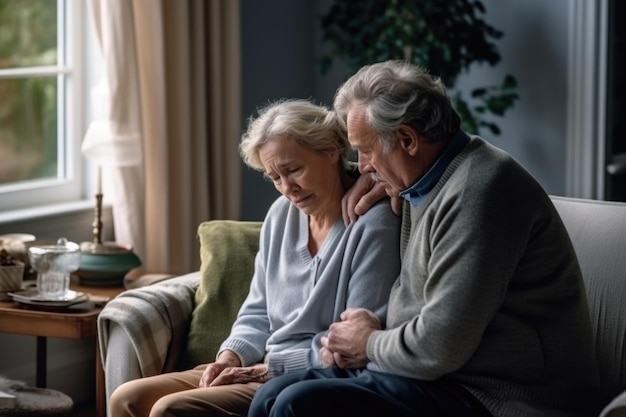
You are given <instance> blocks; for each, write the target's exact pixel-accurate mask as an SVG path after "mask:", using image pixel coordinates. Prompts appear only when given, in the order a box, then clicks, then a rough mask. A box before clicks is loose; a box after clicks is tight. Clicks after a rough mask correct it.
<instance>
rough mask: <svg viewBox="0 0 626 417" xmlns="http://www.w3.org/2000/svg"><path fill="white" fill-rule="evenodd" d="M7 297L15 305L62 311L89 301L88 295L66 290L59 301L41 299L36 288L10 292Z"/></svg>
mask: <svg viewBox="0 0 626 417" xmlns="http://www.w3.org/2000/svg"><path fill="white" fill-rule="evenodd" d="M8 295H9V297H11V298H12V299H13V301H15V302H16V303H20V304H25V305H29V306H35V307H39V308H48V309H64V308H68V307H70V306H73V305H75V304H80V303H84V302H85V301H89V295H87V294H85V293H83V292H78V291H72V290H68V291H67V293H66V295H65V297H64V298H63V299H61V300H47V299H42V298H41V296H40V295H39V291H37V289H36V288H28V289H26V290H23V291H15V292H10V293H8Z"/></svg>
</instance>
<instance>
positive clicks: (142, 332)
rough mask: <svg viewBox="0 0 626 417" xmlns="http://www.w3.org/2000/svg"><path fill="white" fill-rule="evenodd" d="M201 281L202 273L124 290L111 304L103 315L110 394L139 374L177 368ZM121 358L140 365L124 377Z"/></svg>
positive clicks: (101, 328) (104, 361) (100, 338)
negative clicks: (111, 368) (112, 365)
mask: <svg viewBox="0 0 626 417" xmlns="http://www.w3.org/2000/svg"><path fill="white" fill-rule="evenodd" d="M199 283H200V272H199V271H198V272H194V273H191V274H187V275H182V276H179V277H175V278H171V279H168V280H165V281H162V282H158V283H156V284H153V285H148V286H145V287H141V288H135V289H131V290H127V291H124V292H123V293H121V294H120V295H118V296H117V297H116V298H114V299H113V300H111V301H109V302H108V303H107V305H106V306H105V307H104V309H103V310H102V312H101V313H100V315H99V316H98V342H99V344H100V353H101V358H100V359H101V360H102V364H103V368H104V369H105V378H106V379H107V381H106V385H107V391H109V389H114V387H116V386H118V385H119V384H121V383H123V382H125V381H127V380H130V379H134V378H136V377H138V376H139V377H145V376H151V375H156V374H159V373H162V372H167V371H171V370H174V368H175V367H176V365H177V363H178V360H179V357H180V355H181V352H182V349H183V348H184V346H182V345H183V344H184V341H185V339H186V338H185V335H186V334H187V332H188V330H189V321H190V319H191V312H192V310H193V307H194V303H195V299H194V297H195V293H196V290H197V288H198V285H199ZM112 338H113V339H115V340H114V341H113V340H112ZM122 358H123V359H122ZM118 360H124V361H125V362H129V363H130V364H136V365H135V366H125V367H124V368H127V369H128V372H127V373H125V372H124V371H120V370H119V368H120V367H119V363H117V361H118ZM109 363H115V364H116V367H117V369H118V370H117V372H115V373H114V374H115V375H111V374H109V375H107V373H106V370H107V365H108V364H109ZM133 369H135V370H134V371H133ZM137 373H139V375H137ZM113 379H115V380H113ZM107 394H110V393H109V392H107Z"/></svg>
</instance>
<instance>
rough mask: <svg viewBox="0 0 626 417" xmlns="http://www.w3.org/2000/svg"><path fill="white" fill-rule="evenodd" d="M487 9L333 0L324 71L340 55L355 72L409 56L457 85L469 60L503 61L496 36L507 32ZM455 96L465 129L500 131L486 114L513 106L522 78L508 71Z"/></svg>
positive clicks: (459, 3)
mask: <svg viewBox="0 0 626 417" xmlns="http://www.w3.org/2000/svg"><path fill="white" fill-rule="evenodd" d="M484 13H485V7H484V5H483V4H482V2H480V1H478V0H446V1H442V0H361V1H353V0H334V1H333V3H332V5H331V7H330V9H329V10H328V12H327V13H326V14H325V15H323V16H322V18H321V27H322V41H323V42H324V43H326V44H328V45H329V49H328V52H327V54H326V55H324V56H323V57H322V59H321V70H322V73H326V72H327V71H328V69H329V68H330V66H331V65H332V63H333V62H334V61H335V60H337V59H340V60H343V61H344V62H345V64H346V65H347V67H348V71H349V73H350V74H353V73H355V72H356V71H357V70H358V69H359V68H360V67H362V66H363V65H366V64H371V63H374V62H379V61H385V60H388V59H404V60H407V61H411V62H413V63H416V64H418V65H420V66H421V67H423V68H425V69H427V70H428V71H429V72H431V73H432V74H434V75H437V76H440V77H441V78H442V80H443V81H444V83H445V84H446V86H447V87H448V88H449V89H452V88H453V87H454V85H455V83H456V80H457V78H458V76H459V75H460V74H461V73H462V72H463V71H467V70H468V69H469V67H470V65H472V64H475V63H477V64H478V63H486V64H488V65H490V66H495V65H496V64H497V63H498V62H499V61H500V54H499V53H498V50H497V48H496V46H495V44H494V40H497V39H499V38H501V37H502V35H503V33H502V32H501V31H499V30H497V29H495V28H494V27H493V26H491V25H489V24H487V23H486V22H485V21H484V19H483V18H482V17H481V15H482V14H484ZM348 75H349V74H348ZM451 99H452V101H453V103H454V105H455V108H456V110H457V111H458V112H459V114H460V116H461V119H462V121H463V128H464V130H466V131H467V132H469V133H474V134H478V133H479V130H480V129H481V128H488V129H489V130H490V131H491V132H492V133H493V134H496V135H497V134H500V129H499V127H498V126H497V125H496V124H495V123H494V122H493V121H491V120H490V119H489V118H488V117H485V116H488V114H489V113H491V114H493V115H497V116H503V115H504V114H505V112H506V111H507V110H508V109H509V108H511V107H512V106H513V105H514V103H515V101H516V100H517V99H518V94H517V80H516V79H515V77H514V76H512V75H506V76H505V78H504V80H503V82H502V83H501V84H499V85H493V86H484V87H478V88H475V89H474V90H472V91H471V100H468V99H466V97H464V95H463V93H462V92H460V91H459V92H456V93H455V94H454V95H453V96H452V97H451Z"/></svg>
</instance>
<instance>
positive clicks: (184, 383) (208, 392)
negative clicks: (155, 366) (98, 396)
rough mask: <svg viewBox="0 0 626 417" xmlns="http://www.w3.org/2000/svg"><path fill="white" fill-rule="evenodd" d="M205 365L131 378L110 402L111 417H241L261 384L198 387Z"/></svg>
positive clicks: (121, 386) (112, 396) (114, 394)
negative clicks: (186, 369) (180, 370)
mask: <svg viewBox="0 0 626 417" xmlns="http://www.w3.org/2000/svg"><path fill="white" fill-rule="evenodd" d="M205 367H206V365H201V366H198V367H196V368H194V369H191V370H188V371H183V372H171V373H165V374H161V375H156V376H151V377H147V378H140V379H134V380H132V381H128V382H126V383H124V384H122V385H120V386H119V387H118V388H117V389H116V390H115V391H114V392H113V394H112V395H111V398H110V400H109V413H108V415H109V416H111V417H183V416H184V417H196V416H197V417H200V416H202V417H213V416H219V417H224V416H243V417H245V416H246V414H247V413H248V408H249V406H250V402H251V401H252V396H253V395H254V393H255V392H256V390H257V388H258V387H259V385H261V384H260V383H256V382H253V383H248V384H232V385H222V386H217V387H208V388H198V383H199V382H200V377H202V373H203V371H204V368H205Z"/></svg>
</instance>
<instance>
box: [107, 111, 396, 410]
mask: <svg viewBox="0 0 626 417" xmlns="http://www.w3.org/2000/svg"><path fill="white" fill-rule="evenodd" d="M240 151H241V155H242V158H243V160H244V162H245V163H246V164H247V165H248V166H250V167H252V168H254V169H256V170H259V171H261V172H262V173H263V175H264V177H265V178H267V179H268V180H269V181H271V182H272V183H273V184H274V186H275V187H276V189H277V190H278V191H279V192H280V194H281V196H279V197H278V198H277V200H276V201H275V202H274V203H273V204H272V206H271V207H270V209H269V210H268V212H267V215H266V217H265V219H264V222H263V227H262V230H261V236H260V245H259V252H258V254H257V256H256V259H255V272H254V276H253V278H252V283H251V286H250V291H249V294H248V296H247V298H246V300H245V301H244V303H243V305H242V306H241V309H240V310H239V314H238V317H237V319H236V321H235V323H234V324H233V327H232V329H231V333H230V335H229V337H228V338H227V339H226V340H225V341H224V342H223V343H222V346H221V348H220V351H219V353H218V355H217V358H216V360H215V362H212V363H209V364H205V365H200V366H198V367H196V368H194V369H191V370H188V371H184V372H175V373H169V374H162V375H158V376H153V377H149V378H143V379H137V380H133V381H129V382H127V383H125V384H123V385H121V386H120V387H119V388H118V389H117V390H116V391H115V392H114V393H113V394H112V396H111V399H110V415H112V416H115V417H123V416H186V417H192V416H205V417H206V416H233V415H242V416H245V415H246V413H247V411H248V407H249V405H250V402H251V400H252V396H253V395H254V393H255V391H256V390H257V388H258V387H259V386H260V384H262V383H263V382H265V381H267V380H268V379H270V378H273V377H274V376H277V375H281V374H284V373H289V372H292V371H296V370H304V369H309V368H316V367H317V368H319V367H322V366H323V365H322V364H323V363H328V360H327V359H325V360H324V361H323V360H322V356H324V357H325V358H328V357H330V358H332V353H330V352H328V351H326V352H324V351H323V350H322V347H321V338H322V337H323V336H324V335H325V334H326V331H327V329H328V327H329V326H330V325H331V324H332V323H333V322H337V321H340V315H341V313H342V312H343V311H344V310H345V309H347V308H351V307H365V308H367V309H369V310H371V311H373V312H375V313H376V314H377V315H378V316H380V318H381V321H383V322H384V317H385V314H386V311H387V300H388V298H389V292H390V290H391V286H392V284H393V282H394V281H395V279H396V277H397V275H398V273H399V269H400V257H399V242H400V237H399V218H398V217H397V216H396V215H394V214H393V212H392V211H391V208H390V206H389V201H388V200H385V201H382V202H380V203H378V204H377V205H375V206H374V207H373V208H372V209H370V210H369V211H367V213H366V214H364V215H363V216H361V217H360V218H359V219H358V220H357V221H356V222H354V223H352V224H350V225H348V226H346V225H345V224H344V222H343V219H342V211H341V210H342V206H341V199H342V197H343V196H344V194H345V192H346V190H347V189H348V188H349V187H350V186H351V185H352V184H353V183H354V179H353V177H352V176H351V172H353V171H354V167H353V166H352V164H351V163H350V162H349V161H348V159H347V154H348V151H349V144H348V141H347V135H346V130H345V127H344V125H343V124H342V122H341V121H340V120H339V119H338V117H337V116H336V114H335V113H334V112H332V111H330V110H328V109H327V108H325V107H323V106H318V105H315V104H313V103H311V102H309V101H306V100H282V101H279V102H276V103H272V104H269V105H267V106H266V107H264V108H263V109H261V110H260V111H259V114H258V117H256V118H251V119H250V121H249V126H248V130H247V131H246V132H245V133H244V134H243V137H242V142H241V144H240ZM331 360H332V359H331Z"/></svg>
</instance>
